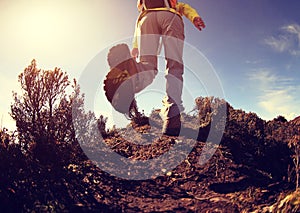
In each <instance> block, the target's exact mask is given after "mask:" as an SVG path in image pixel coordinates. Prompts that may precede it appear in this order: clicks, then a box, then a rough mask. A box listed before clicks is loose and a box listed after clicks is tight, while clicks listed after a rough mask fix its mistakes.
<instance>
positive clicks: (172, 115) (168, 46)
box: [131, 0, 205, 136]
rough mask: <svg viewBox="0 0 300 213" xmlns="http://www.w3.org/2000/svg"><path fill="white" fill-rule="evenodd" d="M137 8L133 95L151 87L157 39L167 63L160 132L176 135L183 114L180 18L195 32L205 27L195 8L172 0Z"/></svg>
mask: <svg viewBox="0 0 300 213" xmlns="http://www.w3.org/2000/svg"><path fill="white" fill-rule="evenodd" d="M137 8H138V10H139V12H140V15H139V17H138V20H137V26H136V30H135V36H134V41H133V49H132V51H131V54H132V57H134V58H137V57H138V56H139V59H140V63H139V65H138V66H139V67H138V69H139V70H140V72H139V74H138V81H137V82H138V83H137V85H136V92H139V91H141V90H143V89H144V88H145V87H147V86H148V85H149V84H151V83H152V81H153V79H154V78H155V76H156V74H157V72H158V70H157V69H158V68H157V55H158V54H159V51H160V40H161V41H162V44H163V45H164V52H165V59H166V63H167V65H166V76H165V77H166V97H165V98H164V99H163V108H162V109H161V115H162V116H163V119H164V124H163V130H162V133H163V134H164V135H169V136H178V135H179V133H180V128H181V120H180V113H181V112H182V111H184V107H183V105H182V97H181V96H182V89H183V69H184V66H183V60H182V57H183V46H184V38H185V35H184V24H183V20H182V16H183V15H184V16H185V17H187V18H188V19H189V20H190V21H191V22H192V23H193V24H194V25H195V27H196V28H198V29H199V30H202V29H203V28H204V27H205V24H204V22H203V20H202V19H201V17H200V16H199V14H198V13H197V11H196V10H195V9H193V8H192V7H191V6H189V5H188V4H185V3H182V2H177V1H176V0H138V1H137ZM138 34H140V36H138ZM138 38H140V42H138ZM138 43H140V46H139V45H138Z"/></svg>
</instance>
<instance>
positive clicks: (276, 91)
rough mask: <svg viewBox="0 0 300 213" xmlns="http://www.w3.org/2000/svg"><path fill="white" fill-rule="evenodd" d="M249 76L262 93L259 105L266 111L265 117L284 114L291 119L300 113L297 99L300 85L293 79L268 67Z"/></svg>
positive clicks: (269, 117) (259, 97) (270, 117)
mask: <svg viewBox="0 0 300 213" xmlns="http://www.w3.org/2000/svg"><path fill="white" fill-rule="evenodd" d="M248 77H249V79H250V81H251V82H253V83H255V86H256V89H257V90H258V92H259V94H260V95H259V96H258V101H257V105H258V107H260V108H261V109H262V110H263V111H264V112H265V115H263V117H264V118H265V119H272V118H274V117H277V116H278V115H282V116H284V117H285V118H287V119H289V120H290V119H293V118H295V117H296V115H299V114H300V111H299V104H300V103H299V100H298V99H297V91H299V90H300V87H299V86H298V85H296V84H295V82H294V80H293V79H291V78H285V77H283V76H279V75H276V74H274V73H273V72H272V71H271V70H268V69H262V70H259V71H256V72H253V73H251V74H249V75H248Z"/></svg>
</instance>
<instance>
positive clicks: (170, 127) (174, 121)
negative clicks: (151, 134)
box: [162, 114, 181, 136]
mask: <svg viewBox="0 0 300 213" xmlns="http://www.w3.org/2000/svg"><path fill="white" fill-rule="evenodd" d="M180 130H181V121H180V114H178V115H176V116H174V117H171V118H168V119H166V120H165V121H164V125H163V129H162V134H163V135H167V136H179V134H180Z"/></svg>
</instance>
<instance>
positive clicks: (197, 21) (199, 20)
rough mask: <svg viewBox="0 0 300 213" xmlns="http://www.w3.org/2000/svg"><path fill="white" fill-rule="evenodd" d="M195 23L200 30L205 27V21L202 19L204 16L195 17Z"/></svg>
mask: <svg viewBox="0 0 300 213" xmlns="http://www.w3.org/2000/svg"><path fill="white" fill-rule="evenodd" d="M193 23H194V25H195V27H196V28H197V29H198V30H200V31H201V30H202V29H203V28H205V23H204V21H203V20H202V18H200V17H195V18H194V20H193Z"/></svg>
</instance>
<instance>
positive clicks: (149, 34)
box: [136, 12, 161, 92]
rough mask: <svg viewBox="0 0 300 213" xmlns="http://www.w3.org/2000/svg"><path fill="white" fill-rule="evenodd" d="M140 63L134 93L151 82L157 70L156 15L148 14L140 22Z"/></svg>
mask: <svg viewBox="0 0 300 213" xmlns="http://www.w3.org/2000/svg"><path fill="white" fill-rule="evenodd" d="M140 30H141V38H140V63H139V64H138V69H139V74H138V76H137V77H138V79H137V86H136V92H139V91H141V90H143V89H144V88H145V87H147V86H148V85H150V84H151V83H152V82H153V79H154V78H155V76H156V74H157V72H158V70H157V52H158V47H159V41H160V34H161V31H160V28H159V26H158V23H157V13H156V12H153V13H148V14H147V15H145V16H144V17H143V18H142V20H141V21H140Z"/></svg>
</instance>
